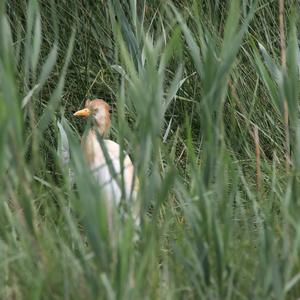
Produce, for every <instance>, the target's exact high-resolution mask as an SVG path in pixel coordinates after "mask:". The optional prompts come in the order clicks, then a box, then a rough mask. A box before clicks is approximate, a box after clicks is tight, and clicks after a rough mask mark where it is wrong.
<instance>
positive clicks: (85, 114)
mask: <svg viewBox="0 0 300 300" xmlns="http://www.w3.org/2000/svg"><path fill="white" fill-rule="evenodd" d="M90 114H91V111H90V110H89V109H88V108H84V109H81V110H78V111H76V113H75V114H74V115H73V116H76V117H88V116H89V115H90Z"/></svg>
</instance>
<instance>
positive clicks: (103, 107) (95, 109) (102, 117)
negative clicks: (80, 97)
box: [74, 99, 110, 135]
mask: <svg viewBox="0 0 300 300" xmlns="http://www.w3.org/2000/svg"><path fill="white" fill-rule="evenodd" d="M109 110H110V106H109V105H108V104H107V103H106V102H105V101H104V100H102V99H94V100H86V101H85V107H84V109H81V110H78V111H76V112H75V113H74V116H77V117H85V118H86V117H89V116H92V117H93V121H94V125H95V126H96V127H98V129H99V132H100V134H101V135H106V134H107V132H108V130H109V126H110V113H109Z"/></svg>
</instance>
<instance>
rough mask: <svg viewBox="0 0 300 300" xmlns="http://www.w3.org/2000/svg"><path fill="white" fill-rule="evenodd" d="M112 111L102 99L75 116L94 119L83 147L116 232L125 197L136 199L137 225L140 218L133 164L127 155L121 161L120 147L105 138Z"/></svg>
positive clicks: (91, 102)
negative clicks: (116, 211) (118, 210)
mask: <svg viewBox="0 0 300 300" xmlns="http://www.w3.org/2000/svg"><path fill="white" fill-rule="evenodd" d="M109 110H110V107H109V105H108V104H107V103H106V102H105V101H104V100H102V99H94V100H86V102H85V108H84V109H81V110H79V111H77V112H75V113H74V116H77V117H89V116H91V117H92V120H91V121H92V122H91V127H90V128H89V129H88V130H87V132H86V133H85V134H84V135H83V138H82V143H81V145H82V150H83V153H84V157H85V160H86V162H87V164H88V167H89V168H90V170H91V172H92V173H93V175H94V177H95V179H96V181H97V183H99V185H100V187H101V192H102V197H103V199H104V200H105V201H106V205H107V210H108V214H109V215H108V217H109V218H108V220H109V227H110V229H112V214H113V209H114V207H117V206H118V205H119V204H120V201H121V198H122V196H123V198H124V199H125V200H129V199H131V200H132V203H131V209H132V216H133V218H134V221H135V224H136V225H137V224H138V223H139V219H138V210H137V205H136V201H135V198H136V192H137V191H136V190H137V183H138V182H137V179H136V178H135V172H134V167H133V164H132V162H131V160H130V158H129V156H128V155H127V154H126V153H125V154H124V155H123V161H122V162H121V158H120V157H121V151H122V150H121V147H120V145H119V144H117V143H116V142H114V141H111V140H108V139H105V137H106V136H107V134H108V130H109V127H110V112H109ZM100 139H101V141H102V142H101V143H100ZM122 167H123V176H122V175H121V174H122ZM122 186H123V188H122ZM122 190H123V195H122Z"/></svg>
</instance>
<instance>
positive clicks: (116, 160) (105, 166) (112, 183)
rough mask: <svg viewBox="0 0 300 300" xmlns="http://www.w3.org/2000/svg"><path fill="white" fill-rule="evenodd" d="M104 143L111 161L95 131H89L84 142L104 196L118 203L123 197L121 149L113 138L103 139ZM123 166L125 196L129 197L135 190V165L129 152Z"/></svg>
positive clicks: (89, 163)
mask: <svg viewBox="0 0 300 300" xmlns="http://www.w3.org/2000/svg"><path fill="white" fill-rule="evenodd" d="M103 145H104V146H105V149H106V151H105V152H106V153H107V154H108V156H109V159H110V161H109V160H108V161H107V160H106V158H105V155H104V150H103V149H102V147H101V145H100V143H99V141H98V139H97V136H96V134H95V132H93V131H90V132H88V134H87V136H86V137H85V138H84V140H83V144H82V146H83V151H84V154H85V158H86V160H87V163H88V165H89V167H90V169H91V171H92V172H93V175H94V177H95V178H96V180H97V182H98V183H99V185H100V186H101V188H102V193H103V197H104V198H105V199H106V201H109V202H111V201H113V202H115V203H116V204H117V205H118V204H119V202H120V199H121V197H122V175H121V168H122V165H121V161H120V153H121V152H120V150H121V149H120V145H119V144H117V143H116V142H114V141H111V140H103ZM109 164H110V166H109ZM123 168H124V171H123V175H124V176H123V178H124V193H125V195H124V196H125V198H126V199H129V198H130V197H131V194H132V192H134V167H133V164H132V162H131V160H130V158H129V156H128V155H127V154H125V155H124V160H123Z"/></svg>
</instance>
